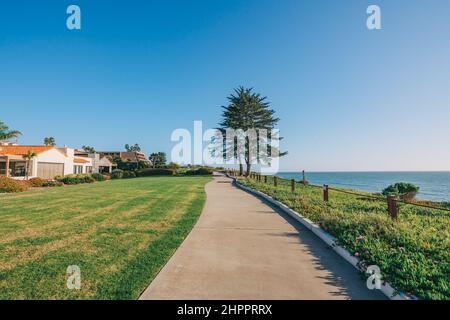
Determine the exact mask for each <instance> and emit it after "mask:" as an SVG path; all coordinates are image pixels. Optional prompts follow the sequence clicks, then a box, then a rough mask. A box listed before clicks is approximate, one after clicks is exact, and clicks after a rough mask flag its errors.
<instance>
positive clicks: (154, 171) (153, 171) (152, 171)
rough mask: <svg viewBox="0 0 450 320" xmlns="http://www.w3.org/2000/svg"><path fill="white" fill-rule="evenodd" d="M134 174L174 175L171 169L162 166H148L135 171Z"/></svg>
mask: <svg viewBox="0 0 450 320" xmlns="http://www.w3.org/2000/svg"><path fill="white" fill-rule="evenodd" d="M136 175H137V176H138V177H149V176H172V175H174V173H173V171H172V170H171V169H162V168H156V169H153V168H148V169H141V170H138V171H136Z"/></svg>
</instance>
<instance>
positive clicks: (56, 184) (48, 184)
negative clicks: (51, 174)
mask: <svg viewBox="0 0 450 320" xmlns="http://www.w3.org/2000/svg"><path fill="white" fill-rule="evenodd" d="M63 185H64V183H62V182H59V181H53V180H46V181H45V182H44V184H43V185H42V186H43V187H62V186H63Z"/></svg>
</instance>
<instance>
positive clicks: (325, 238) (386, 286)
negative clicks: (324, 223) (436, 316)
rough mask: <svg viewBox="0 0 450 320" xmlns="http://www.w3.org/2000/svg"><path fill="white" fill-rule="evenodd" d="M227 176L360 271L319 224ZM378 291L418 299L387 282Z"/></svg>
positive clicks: (352, 259)
mask: <svg viewBox="0 0 450 320" xmlns="http://www.w3.org/2000/svg"><path fill="white" fill-rule="evenodd" d="M228 177H229V178H231V179H233V181H234V184H235V185H236V186H237V187H238V188H240V189H242V190H244V191H247V192H248V193H250V194H252V195H254V196H256V197H260V198H263V199H264V200H266V201H267V202H269V203H270V204H272V205H274V206H276V207H277V208H279V209H281V210H282V211H283V212H285V213H287V214H288V215H289V216H291V217H292V218H294V219H295V220H297V221H298V222H300V223H301V224H302V225H304V226H305V227H306V228H308V229H309V230H311V231H312V232H313V233H314V234H315V235H316V236H317V237H319V238H320V239H321V240H322V241H323V242H325V243H326V244H327V245H328V246H329V247H331V248H332V249H333V250H334V251H335V252H336V253H337V254H338V255H339V256H340V257H342V258H343V259H345V261H347V262H348V263H350V264H351V265H352V266H353V267H354V268H355V269H357V270H358V271H362V270H361V269H360V267H359V265H360V260H359V259H358V258H356V257H355V256H353V255H352V254H350V252H349V251H348V250H347V249H345V248H344V247H342V246H340V245H338V244H337V239H336V238H335V237H333V236H332V235H331V234H329V233H328V232H326V231H325V230H324V229H322V228H321V227H320V226H319V225H317V224H315V223H314V222H312V221H311V220H309V219H307V218H305V217H304V216H302V215H301V214H300V213H298V212H297V211H294V210H292V209H291V208H289V207H288V206H286V205H285V204H284V203H281V202H280V201H278V200H275V199H274V198H272V197H271V196H269V195H267V194H265V193H263V192H261V191H256V190H254V189H252V188H249V187H247V186H244V185H243V184H241V183H240V182H239V181H238V179H236V178H235V177H231V176H228ZM380 291H381V292H382V293H383V294H384V295H385V296H387V297H388V298H389V299H390V300H419V299H418V298H417V297H415V296H408V295H406V294H405V293H403V292H399V293H398V294H395V292H396V291H395V289H394V288H393V287H392V286H391V285H390V284H389V283H388V282H383V283H382V284H381V288H380Z"/></svg>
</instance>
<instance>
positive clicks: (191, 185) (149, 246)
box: [0, 177, 210, 299]
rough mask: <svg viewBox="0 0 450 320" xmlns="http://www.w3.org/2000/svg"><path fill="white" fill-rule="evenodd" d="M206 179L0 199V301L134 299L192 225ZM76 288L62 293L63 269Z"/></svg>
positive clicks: (135, 182)
mask: <svg viewBox="0 0 450 320" xmlns="http://www.w3.org/2000/svg"><path fill="white" fill-rule="evenodd" d="M208 181H210V178H209V177H151V178H138V179H129V180H114V181H107V182H99V183H95V184H89V185H77V186H67V187H61V188H52V189H46V190H33V191H28V192H23V193H18V194H8V195H1V196H0V299H136V298H138V296H139V294H140V293H141V292H142V291H143V290H144V289H145V288H146V287H147V286H148V285H149V284H150V282H151V281H152V280H153V278H154V277H155V276H156V274H157V273H158V272H159V270H160V269H161V268H162V267H163V266H164V264H165V263H166V262H167V261H168V259H169V258H170V257H171V255H172V254H173V253H174V252H175V250H176V249H177V248H178V246H179V245H180V244H181V242H182V241H183V240H184V238H185V237H186V236H187V234H188V233H189V231H190V230H191V229H192V227H193V225H194V224H195V222H196V221H197V219H198V217H199V215H200V213H201V210H202V208H203V205H204V202H205V192H204V186H205V184H206V183H207V182H208ZM70 265H77V266H79V267H80V269H81V289H80V290H69V289H68V288H67V279H68V276H69V275H68V274H67V273H66V270H67V267H68V266H70Z"/></svg>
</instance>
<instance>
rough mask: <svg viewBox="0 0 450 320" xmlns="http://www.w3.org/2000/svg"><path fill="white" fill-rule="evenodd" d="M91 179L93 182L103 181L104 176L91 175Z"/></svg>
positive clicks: (98, 174) (99, 174)
mask: <svg viewBox="0 0 450 320" xmlns="http://www.w3.org/2000/svg"><path fill="white" fill-rule="evenodd" d="M91 177H92V178H93V179H94V180H95V181H105V176H104V175H102V174H101V173H92V174H91Z"/></svg>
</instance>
